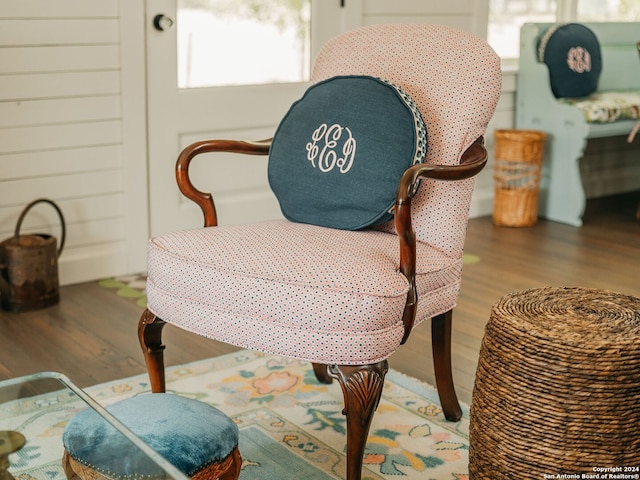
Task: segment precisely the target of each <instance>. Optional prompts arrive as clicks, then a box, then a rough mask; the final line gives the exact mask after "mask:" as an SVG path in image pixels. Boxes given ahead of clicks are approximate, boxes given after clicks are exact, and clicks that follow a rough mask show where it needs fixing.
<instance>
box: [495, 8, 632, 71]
mask: <svg viewBox="0 0 640 480" xmlns="http://www.w3.org/2000/svg"><path fill="white" fill-rule="evenodd" d="M638 19H640V0H489V29H488V32H487V33H488V37H487V38H488V41H489V43H490V44H491V46H492V47H493V48H494V49H495V51H496V52H498V55H500V56H501V57H502V58H517V57H518V55H519V51H520V47H519V37H520V27H521V26H522V24H523V23H526V22H551V23H555V22H571V21H580V22H631V21H638Z"/></svg>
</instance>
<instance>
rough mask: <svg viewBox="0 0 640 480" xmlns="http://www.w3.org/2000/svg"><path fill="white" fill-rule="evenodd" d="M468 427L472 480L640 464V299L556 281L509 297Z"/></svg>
mask: <svg viewBox="0 0 640 480" xmlns="http://www.w3.org/2000/svg"><path fill="white" fill-rule="evenodd" d="M469 430H470V434H469V473H470V479H474V480H480V479H482V480H502V479H518V480H523V479H536V480H539V479H542V478H586V477H583V476H582V474H594V470H593V469H594V467H601V468H610V467H613V468H620V467H625V466H626V467H629V466H630V467H637V466H640V299H639V298H636V297H631V296H627V295H621V294H616V293H613V292H607V291H602V290H593V289H580V288H551V287H548V288H541V289H534V290H526V291H523V292H518V293H513V294H509V295H506V296H505V297H503V298H502V299H501V300H500V301H499V302H498V303H497V304H496V305H494V307H493V309H492V311H491V317H490V320H489V323H488V324H487V327H486V330H485V335H484V338H483V340H482V346H481V349H480V359H479V363H478V369H477V373H476V380H475V385H474V391H473V395H472V401H471V411H470V427H469ZM633 473H634V474H635V473H638V472H633ZM545 474H546V475H552V476H553V477H544V476H543V475H545ZM562 475H578V477H570V476H568V477H567V476H565V477H563V476H562ZM589 478H592V477H589ZM601 478H604V476H603V477H601ZM607 478H609V477H608V476H607Z"/></svg>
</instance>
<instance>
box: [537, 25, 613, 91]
mask: <svg viewBox="0 0 640 480" xmlns="http://www.w3.org/2000/svg"><path fill="white" fill-rule="evenodd" d="M538 61H540V62H544V63H546V64H547V67H548V68H549V82H550V84H551V91H552V92H553V94H554V96H555V97H556V98H578V97H586V96H589V95H591V94H592V93H593V92H595V91H596V89H597V88H598V80H599V78H600V72H601V71H602V57H601V53H600V42H598V38H597V37H596V35H595V34H594V33H593V31H591V29H589V28H587V27H585V26H584V25H580V24H579V23H568V24H564V25H556V26H553V27H551V28H549V30H547V32H546V33H545V34H544V35H543V37H542V38H541V40H540V44H539V45H538Z"/></svg>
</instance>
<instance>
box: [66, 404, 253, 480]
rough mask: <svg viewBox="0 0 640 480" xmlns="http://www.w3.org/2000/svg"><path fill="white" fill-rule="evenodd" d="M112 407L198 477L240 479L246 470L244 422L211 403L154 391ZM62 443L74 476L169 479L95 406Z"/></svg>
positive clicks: (167, 456)
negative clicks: (241, 436) (240, 443)
mask: <svg viewBox="0 0 640 480" xmlns="http://www.w3.org/2000/svg"><path fill="white" fill-rule="evenodd" d="M107 411H108V412H109V413H111V414H112V415H113V416H114V417H116V418H117V419H118V420H119V421H120V422H121V423H122V424H124V425H125V426H126V427H128V428H129V430H131V431H132V432H133V433H134V434H135V435H136V436H138V437H139V438H140V439H141V440H142V441H144V442H145V443H146V444H147V445H148V446H150V447H151V448H152V449H153V450H155V451H156V452H158V453H159V454H160V455H162V456H163V457H164V458H165V459H167V460H168V461H169V462H170V463H172V464H173V465H174V466H175V467H176V468H178V469H179V470H180V471H182V472H183V473H184V474H186V475H188V476H189V477H191V478H193V479H195V480H213V479H218V478H220V479H222V480H232V479H234V480H235V479H237V478H238V476H239V474H240V467H241V464H242V460H241V458H240V452H239V450H238V437H239V433H238V427H237V425H236V424H235V423H234V422H233V421H232V420H231V419H230V418H229V417H227V416H226V415H225V414H224V413H222V412H221V411H220V410H218V409H216V408H214V407H212V406H210V405H207V404H206V403H203V402H199V401H197V400H192V399H189V398H184V397H181V396H179V395H173V394H166V393H153V394H148V395H140V396H137V397H132V398H129V399H126V400H122V401H120V402H117V403H114V404H113V405H111V406H109V407H108V408H107ZM62 442H63V444H64V449H65V451H64V455H63V459H62V465H63V468H64V471H65V475H66V476H67V478H68V479H69V480H72V479H82V480H94V479H100V480H102V479H125V478H126V479H132V478H145V479H149V480H153V479H154V478H165V474H164V472H161V471H160V469H159V467H158V466H155V465H152V464H151V462H150V461H149V460H148V459H147V458H146V456H144V455H143V454H142V452H140V451H139V450H137V449H135V448H133V447H132V445H131V443H130V442H129V441H128V440H127V439H126V438H125V437H123V436H122V435H121V434H120V433H119V432H118V431H117V430H116V429H115V428H114V427H112V426H111V425H109V424H108V423H107V422H106V421H105V420H104V419H103V418H102V417H100V416H99V415H98V414H97V413H96V412H95V411H93V410H91V409H88V410H84V411H82V412H81V413H79V414H77V415H75V416H74V417H73V418H72V419H71V420H70V421H69V423H68V424H67V426H66V427H65V430H64V433H63V436H62Z"/></svg>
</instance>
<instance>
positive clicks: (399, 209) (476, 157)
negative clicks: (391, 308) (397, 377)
mask: <svg viewBox="0 0 640 480" xmlns="http://www.w3.org/2000/svg"><path fill="white" fill-rule="evenodd" d="M486 163H487V150H486V148H485V147H484V138H483V137H480V138H478V139H477V140H476V141H475V142H474V143H473V144H472V145H471V146H470V147H469V148H468V149H467V150H466V151H465V152H464V153H463V154H462V158H461V160H460V164H459V165H428V164H418V165H414V166H412V167H410V168H408V169H407V170H406V171H405V173H404V174H403V175H402V178H401V179H400V184H399V186H398V193H397V195H396V205H395V217H394V223H395V227H396V232H397V233H398V237H399V239H400V271H401V272H402V273H403V274H404V276H405V277H407V280H409V292H408V293H407V303H406V305H405V308H404V314H403V318H402V321H403V323H404V337H403V338H402V343H405V342H406V341H407V339H408V338H409V335H410V334H411V330H412V329H413V324H414V322H415V316H416V308H417V306H418V292H417V289H416V235H415V232H414V231H413V226H412V225H411V199H412V198H413V195H414V193H415V191H416V190H417V185H418V181H419V180H420V179H421V178H431V179H434V180H463V179H465V178H470V177H473V176H474V175H476V174H478V173H479V172H480V171H481V170H482V169H483V168H484V166H485V165H486Z"/></svg>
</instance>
